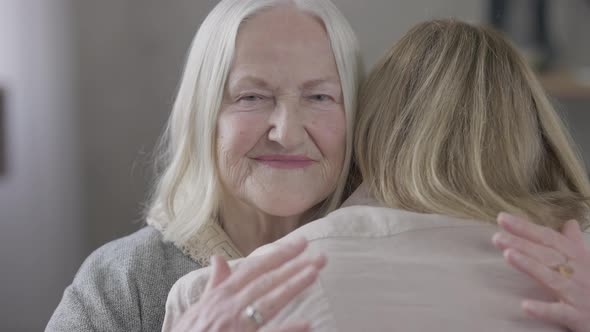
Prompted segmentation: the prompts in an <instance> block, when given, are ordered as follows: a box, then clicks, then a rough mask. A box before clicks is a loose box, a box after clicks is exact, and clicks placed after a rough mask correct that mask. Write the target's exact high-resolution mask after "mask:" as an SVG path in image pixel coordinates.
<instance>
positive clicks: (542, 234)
mask: <svg viewBox="0 0 590 332" xmlns="http://www.w3.org/2000/svg"><path fill="white" fill-rule="evenodd" d="M497 220H498V225H500V227H502V229H504V230H505V231H507V232H509V233H511V234H513V235H516V236H519V237H522V238H525V239H527V240H529V241H532V242H535V243H537V244H539V245H544V246H547V247H550V248H553V249H555V250H557V251H559V252H561V253H563V254H564V255H565V256H566V258H570V257H572V256H574V254H575V250H574V249H573V248H572V246H571V244H570V240H568V239H567V238H566V237H565V236H563V235H561V234H560V233H559V232H556V231H555V230H553V229H551V228H548V227H544V226H540V225H536V224H534V223H532V222H530V221H528V220H526V219H523V218H520V217H516V216H513V215H510V214H507V213H504V212H502V213H500V214H499V215H498V218H497Z"/></svg>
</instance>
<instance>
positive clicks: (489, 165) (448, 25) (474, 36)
mask: <svg viewBox="0 0 590 332" xmlns="http://www.w3.org/2000/svg"><path fill="white" fill-rule="evenodd" d="M359 108H360V110H361V111H359V115H358V118H357V129H356V132H355V147H354V148H355V157H356V161H357V162H358V165H359V168H360V171H361V173H362V175H363V178H364V181H365V183H366V184H367V186H368V188H369V190H370V192H371V193H372V194H373V195H374V196H375V197H376V198H377V199H378V200H380V201H381V202H382V203H383V204H385V205H386V206H389V207H395V208H400V209H404V210H410V211H415V212H421V213H435V214H444V215H449V216H456V217H460V218H469V219H478V220H482V221H489V222H495V218H496V216H497V214H498V213H499V212H500V211H507V212H510V213H514V214H519V215H522V216H526V217H529V218H531V219H532V220H533V221H535V222H537V223H539V224H543V225H547V226H551V227H554V228H559V227H561V225H562V224H563V223H564V222H565V221H567V220H569V219H573V218H575V219H578V220H579V221H580V222H581V223H582V224H583V225H584V226H586V227H587V226H588V209H589V204H588V197H590V183H589V181H588V177H587V173H586V170H585V169H584V166H583V163H582V162H581V160H580V159H579V157H578V155H577V153H576V152H575V150H574V147H573V144H572V140H571V138H570V137H569V135H568V133H567V131H566V129H565V128H564V126H563V124H562V122H561V120H560V118H559V116H558V114H557V113H556V112H555V110H554V109H553V107H552V106H551V103H550V102H549V100H548V99H547V97H546V95H545V93H544V91H543V89H542V87H541V86H540V84H539V82H538V81H537V79H536V78H535V75H534V73H533V72H532V71H531V70H530V68H529V67H528V66H527V65H526V63H525V61H524V60H523V58H522V57H521V56H520V55H519V54H518V53H517V52H516V51H515V49H514V48H513V47H512V46H511V45H510V44H509V43H508V42H507V41H506V40H505V39H504V38H503V37H502V36H501V35H500V34H499V33H497V32H495V31H493V30H491V29H489V28H485V27H475V26H472V25H469V24H466V23H462V22H457V21H454V20H442V21H430V22H425V23H422V24H419V25H417V26H416V27H414V28H413V29H412V30H410V31H409V32H408V33H407V34H406V35H405V36H404V37H403V38H402V39H401V41H400V42H399V43H397V45H395V46H394V47H393V48H392V49H391V50H390V51H389V52H388V53H387V54H386V55H385V57H384V58H383V59H382V60H381V61H380V62H379V63H378V64H377V65H376V66H375V68H374V69H373V70H372V72H371V73H370V75H369V77H368V78H367V80H366V82H365V84H364V86H363V87H362V88H361V94H360V97H359Z"/></svg>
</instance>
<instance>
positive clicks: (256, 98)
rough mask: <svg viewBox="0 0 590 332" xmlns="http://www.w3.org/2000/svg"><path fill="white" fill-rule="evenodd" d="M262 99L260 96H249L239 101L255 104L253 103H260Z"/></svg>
mask: <svg viewBox="0 0 590 332" xmlns="http://www.w3.org/2000/svg"><path fill="white" fill-rule="evenodd" d="M261 99H262V97H260V96H256V95H248V96H243V97H240V99H238V100H239V101H246V102H253V101H258V100H261Z"/></svg>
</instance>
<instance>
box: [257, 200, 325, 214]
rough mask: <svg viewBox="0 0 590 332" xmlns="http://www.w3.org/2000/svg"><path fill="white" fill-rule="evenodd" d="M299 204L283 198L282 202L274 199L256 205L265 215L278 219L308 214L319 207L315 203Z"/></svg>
mask: <svg viewBox="0 0 590 332" xmlns="http://www.w3.org/2000/svg"><path fill="white" fill-rule="evenodd" d="M294 201H295V202H297V201H296V200H295V199H293V200H289V198H283V199H281V200H276V199H272V200H269V201H265V202H259V203H260V204H256V205H257V206H258V208H259V209H260V210H262V211H264V212H265V213H268V214H270V215H273V216H277V217H292V216H297V215H301V214H304V213H306V212H307V211H309V210H310V209H312V208H313V207H314V206H316V205H317V202H315V201H304V202H297V203H293V202H294Z"/></svg>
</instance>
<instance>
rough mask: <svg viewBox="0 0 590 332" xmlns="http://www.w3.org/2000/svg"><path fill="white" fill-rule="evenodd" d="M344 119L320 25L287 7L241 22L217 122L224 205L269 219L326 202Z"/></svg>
mask: <svg viewBox="0 0 590 332" xmlns="http://www.w3.org/2000/svg"><path fill="white" fill-rule="evenodd" d="M345 135H346V120H345V113H344V106H343V98H342V91H341V87H340V80H339V75H338V71H337V67H336V62H335V60H334V55H333V53H332V49H331V47H330V41H329V39H328V36H327V33H326V31H325V30H324V28H323V26H322V24H320V23H319V22H318V21H317V20H316V19H315V18H313V17H312V16H309V15H306V14H304V13H301V12H299V11H297V10H296V9H293V8H287V7H285V8H275V9H271V10H269V11H266V12H263V13H261V14H259V15H256V16H254V17H253V18H251V19H250V20H248V21H247V22H246V23H244V24H243V25H242V27H241V29H240V32H239V34H238V38H237V41H236V54H235V59H234V63H233V66H232V68H231V71H230V75H229V77H228V81H227V85H226V91H225V97H224V102H223V105H222V109H221V112H220V115H219V119H218V124H217V158H218V166H219V171H220V176H221V180H222V183H223V187H224V201H226V202H227V201H231V200H234V201H236V202H239V203H240V204H247V205H249V206H251V207H254V208H256V209H258V210H260V211H262V212H264V213H267V214H271V215H275V216H294V215H298V214H301V213H303V212H305V211H306V210H308V209H310V208H311V207H313V206H314V205H316V204H317V203H319V202H321V201H322V200H324V199H326V197H327V196H329V195H330V194H331V193H332V192H333V190H334V188H335V186H336V184H337V182H338V179H339V175H340V172H341V170H342V166H343V162H344V155H345V144H346V136H345Z"/></svg>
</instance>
